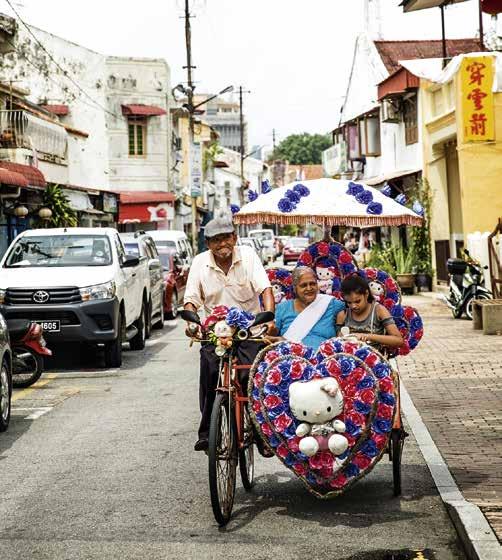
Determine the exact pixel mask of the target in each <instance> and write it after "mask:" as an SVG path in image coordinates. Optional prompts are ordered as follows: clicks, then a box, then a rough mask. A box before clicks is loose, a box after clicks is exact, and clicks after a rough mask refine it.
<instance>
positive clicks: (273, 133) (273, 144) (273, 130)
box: [272, 128, 275, 154]
mask: <svg viewBox="0 0 502 560" xmlns="http://www.w3.org/2000/svg"><path fill="white" fill-rule="evenodd" d="M272 146H273V148H274V152H275V128H273V129H272ZM274 152H272V154H273V153H274Z"/></svg>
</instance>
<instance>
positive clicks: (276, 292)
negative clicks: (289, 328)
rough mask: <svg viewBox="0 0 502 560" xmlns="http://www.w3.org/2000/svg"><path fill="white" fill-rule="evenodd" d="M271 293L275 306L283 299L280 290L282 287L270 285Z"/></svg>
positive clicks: (282, 292)
mask: <svg viewBox="0 0 502 560" xmlns="http://www.w3.org/2000/svg"><path fill="white" fill-rule="evenodd" d="M272 293H273V294H274V300H275V303H276V305H277V304H278V303H281V301H282V300H283V299H284V290H283V289H282V286H281V285H280V284H275V283H273V284H272Z"/></svg>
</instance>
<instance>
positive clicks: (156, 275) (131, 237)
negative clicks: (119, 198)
mask: <svg viewBox="0 0 502 560" xmlns="http://www.w3.org/2000/svg"><path fill="white" fill-rule="evenodd" d="M120 238H121V239H122V242H123V243H124V247H125V250H126V253H128V254H130V255H135V256H137V257H145V258H146V259H147V261H148V272H149V277H150V288H149V293H150V297H149V299H148V309H147V320H146V338H150V335H151V333H152V328H154V329H163V328H164V274H163V270H162V264H161V262H160V258H159V253H158V252H157V247H156V245H155V243H154V241H153V239H152V238H151V236H150V235H148V234H147V233H145V232H144V231H137V232H135V233H122V234H120Z"/></svg>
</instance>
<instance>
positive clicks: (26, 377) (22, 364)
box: [7, 319, 52, 388]
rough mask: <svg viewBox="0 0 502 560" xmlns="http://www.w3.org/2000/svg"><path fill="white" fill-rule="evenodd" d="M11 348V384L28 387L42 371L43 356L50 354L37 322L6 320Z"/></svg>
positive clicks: (36, 379)
mask: <svg viewBox="0 0 502 560" xmlns="http://www.w3.org/2000/svg"><path fill="white" fill-rule="evenodd" d="M7 329H8V331H9V337H10V344H11V349H12V384H13V386H14V387H18V388H20V387H29V386H30V385H33V383H36V382H37V381H38V380H39V379H40V376H41V375H42V373H43V371H44V360H43V357H44V356H52V352H51V351H50V350H49V349H48V348H47V346H46V343H45V339H44V337H43V329H42V327H41V326H40V325H39V324H38V323H34V322H32V321H28V320H27V319H9V320H7Z"/></svg>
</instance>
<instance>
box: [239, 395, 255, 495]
mask: <svg viewBox="0 0 502 560" xmlns="http://www.w3.org/2000/svg"><path fill="white" fill-rule="evenodd" d="M243 424H244V429H243V441H244V447H243V448H242V449H240V450H239V469H240V471H241V480H242V486H244V489H245V490H251V488H253V486H254V445H253V439H254V438H253V424H252V423H251V416H250V415H249V412H248V409H247V406H246V407H244V422H243Z"/></svg>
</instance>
